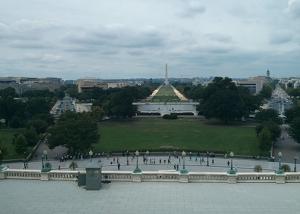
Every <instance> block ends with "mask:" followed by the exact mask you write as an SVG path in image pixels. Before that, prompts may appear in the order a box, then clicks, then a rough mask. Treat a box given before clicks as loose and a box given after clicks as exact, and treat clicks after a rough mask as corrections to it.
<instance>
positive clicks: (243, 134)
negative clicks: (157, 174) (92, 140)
mask: <svg viewBox="0 0 300 214" xmlns="http://www.w3.org/2000/svg"><path fill="white" fill-rule="evenodd" d="M99 133H100V135H101V137H100V142H99V143H98V144H97V145H96V146H95V147H96V150H97V151H105V152H107V151H124V150H131V151H134V150H140V151H145V150H149V151H151V150H152V151H153V150H156V151H157V150H169V151H170V150H173V149H176V150H183V149H184V150H193V151H214V152H229V151H233V152H234V153H235V154H240V155H259V154H260V150H259V147H258V140H257V138H256V134H255V129H254V128H252V127H243V126H221V125H208V124H205V123H204V122H203V121H200V120H198V119H192V118H191V119H188V118H184V119H183V118H182V119H178V120H164V119H161V118H142V119H134V120H132V121H123V122H122V121H121V122H116V121H106V122H102V123H100V124H99Z"/></svg>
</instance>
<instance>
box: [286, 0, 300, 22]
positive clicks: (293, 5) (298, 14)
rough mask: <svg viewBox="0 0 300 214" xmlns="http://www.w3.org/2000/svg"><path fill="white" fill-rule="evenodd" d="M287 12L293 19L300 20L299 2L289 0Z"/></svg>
mask: <svg viewBox="0 0 300 214" xmlns="http://www.w3.org/2000/svg"><path fill="white" fill-rule="evenodd" d="M288 12H290V13H291V14H292V16H293V17H295V18H300V0H289V2H288Z"/></svg>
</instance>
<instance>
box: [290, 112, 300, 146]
mask: <svg viewBox="0 0 300 214" xmlns="http://www.w3.org/2000/svg"><path fill="white" fill-rule="evenodd" d="M289 133H290V135H291V136H292V137H293V138H294V139H295V140H296V141H297V142H298V143H300V117H296V118H294V119H293V121H292V122H291V124H290V129H289Z"/></svg>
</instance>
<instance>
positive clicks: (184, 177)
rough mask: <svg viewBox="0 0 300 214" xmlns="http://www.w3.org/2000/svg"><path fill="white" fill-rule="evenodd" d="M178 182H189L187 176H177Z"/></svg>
mask: <svg viewBox="0 0 300 214" xmlns="http://www.w3.org/2000/svg"><path fill="white" fill-rule="evenodd" d="M179 182H180V183H188V182H189V174H182V173H180V174H179Z"/></svg>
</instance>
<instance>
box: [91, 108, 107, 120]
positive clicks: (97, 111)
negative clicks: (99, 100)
mask: <svg viewBox="0 0 300 214" xmlns="http://www.w3.org/2000/svg"><path fill="white" fill-rule="evenodd" d="M89 114H90V116H91V117H92V118H94V119H95V120H96V121H98V122H100V121H101V120H102V119H103V117H104V110H103V109H102V108H101V107H100V106H93V107H92V112H90V113H89Z"/></svg>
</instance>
